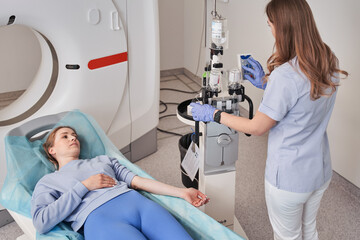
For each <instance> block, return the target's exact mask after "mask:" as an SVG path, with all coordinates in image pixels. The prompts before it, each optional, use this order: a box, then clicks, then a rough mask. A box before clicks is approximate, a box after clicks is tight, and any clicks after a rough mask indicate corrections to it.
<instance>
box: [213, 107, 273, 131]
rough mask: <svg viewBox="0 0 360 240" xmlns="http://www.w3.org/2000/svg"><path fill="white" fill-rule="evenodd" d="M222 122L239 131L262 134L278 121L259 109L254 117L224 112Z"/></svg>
mask: <svg viewBox="0 0 360 240" xmlns="http://www.w3.org/2000/svg"><path fill="white" fill-rule="evenodd" d="M217 111H218V110H216V111H215V112H214V114H215V113H216V112H217ZM220 123H221V124H224V125H226V126H228V127H230V128H232V129H235V130H237V131H239V132H243V133H248V134H252V135H255V136H261V135H263V134H264V133H266V132H268V131H269V130H270V129H271V128H272V127H273V126H274V125H275V124H276V121H275V120H274V119H272V118H270V117H268V116H267V115H266V114H264V113H262V112H259V111H257V112H256V114H255V116H254V118H253V119H248V118H244V117H238V116H234V115H231V114H228V113H226V112H222V113H221V118H220Z"/></svg>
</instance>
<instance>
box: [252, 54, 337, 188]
mask: <svg viewBox="0 0 360 240" xmlns="http://www.w3.org/2000/svg"><path fill="white" fill-rule="evenodd" d="M333 81H338V79H334V80H333ZM310 88H311V84H310V81H309V80H308V79H307V78H306V76H305V75H304V74H303V73H302V72H301V70H300V68H299V67H298V64H297V58H296V57H295V58H294V59H292V60H291V61H289V62H287V63H284V64H283V65H281V66H279V67H277V68H276V69H275V70H274V71H273V72H272V73H271V74H270V76H269V81H268V83H267V87H266V89H265V92H264V96H263V99H262V102H261V104H260V107H259V111H260V112H262V113H264V114H266V115H267V116H269V117H270V118H272V119H274V120H275V121H277V124H276V125H275V126H274V127H273V128H271V129H270V132H269V139H268V152H267V160H266V169H265V179H266V180H267V181H268V182H270V184H272V185H273V186H275V187H277V188H279V189H282V190H286V191H290V192H298V193H305V192H312V191H314V190H317V189H319V188H320V187H321V186H322V185H323V184H324V183H325V182H327V181H328V180H329V179H330V178H331V176H332V168H331V159H330V150H329V142H328V137H327V133H326V128H327V125H328V122H329V119H330V116H331V113H332V110H333V108H334V103H335V98H336V92H337V91H336V92H335V93H334V94H332V95H331V96H322V97H320V98H319V99H317V100H314V101H313V100H311V98H310ZM327 90H328V91H329V92H331V91H330V90H331V89H327Z"/></svg>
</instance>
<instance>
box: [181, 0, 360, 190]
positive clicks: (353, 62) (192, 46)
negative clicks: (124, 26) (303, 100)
mask: <svg viewBox="0 0 360 240" xmlns="http://www.w3.org/2000/svg"><path fill="white" fill-rule="evenodd" d="M205 1H207V4H208V8H209V11H211V9H212V7H213V1H212V0H184V68H186V69H187V70H189V71H191V72H192V73H194V74H195V73H196V69H197V62H198V56H199V55H198V53H199V51H200V56H201V58H200V70H199V71H198V72H197V73H196V75H197V76H201V75H202V70H203V67H204V65H205V61H207V59H208V58H209V50H208V48H207V47H205V46H204V39H202V40H201V41H200V36H201V28H202V24H201V22H202V14H203V8H204V5H205ZM267 2H268V1H267V0H256V1H243V0H229V3H222V1H221V0H218V1H217V10H218V12H219V13H220V14H221V15H223V16H224V17H226V18H227V19H228V29H229V48H228V49H227V50H225V52H224V57H223V63H224V67H225V69H230V68H232V67H235V66H236V64H237V62H236V54H238V53H251V54H252V55H253V56H254V58H256V59H257V60H259V61H260V63H261V64H262V65H263V67H264V68H266V60H267V59H268V57H269V56H270V54H271V53H272V49H273V45H274V39H273V37H272V35H271V31H270V29H269V27H268V26H267V23H266V20H267V17H266V14H265V6H266V4H267ZM308 3H309V5H310V6H311V8H312V10H313V14H314V17H315V20H316V22H317V26H318V29H319V31H320V34H321V36H322V38H323V40H324V42H326V43H327V44H328V45H329V46H330V47H331V49H332V50H333V51H334V52H335V54H336V55H337V57H338V58H339V60H340V68H341V69H344V70H346V71H348V72H349V74H350V76H349V77H348V78H347V79H346V80H343V81H342V82H341V86H340V88H339V92H338V96H337V101H336V104H335V108H334V112H333V115H332V118H331V120H330V123H329V127H328V134H329V139H330V145H331V155H332V163H333V168H334V170H335V171H336V172H337V173H339V174H340V175H342V176H343V177H345V178H346V179H347V180H349V181H350V182H352V183H354V184H355V185H356V186H358V187H360V151H359V150H358V148H359V146H360V125H359V122H360V108H359V106H358V105H357V104H358V103H360V94H359V89H360V81H359V79H360V72H359V70H358V69H359V66H358V65H359V64H358V62H359V61H358V58H359V56H360V44H359V42H360V29H359V28H358V27H357V26H356V24H357V23H359V22H360V15H359V14H358V10H359V9H360V1H358V0H344V1H338V0H308ZM209 28H210V25H209V24H208V29H209ZM208 32H209V31H208ZM200 42H202V44H200ZM200 46H201V47H200ZM244 85H245V89H246V94H247V95H248V96H250V97H251V98H252V99H253V101H254V107H255V109H257V108H258V106H259V103H260V101H261V98H262V94H263V91H262V90H258V89H256V88H255V87H252V86H251V84H249V83H248V82H245V83H244ZM244 107H246V105H244Z"/></svg>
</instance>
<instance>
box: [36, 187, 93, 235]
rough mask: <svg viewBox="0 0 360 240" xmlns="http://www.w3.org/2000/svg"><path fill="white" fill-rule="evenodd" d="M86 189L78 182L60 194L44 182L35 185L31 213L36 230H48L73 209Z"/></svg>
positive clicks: (44, 231) (41, 232)
mask: <svg viewBox="0 0 360 240" xmlns="http://www.w3.org/2000/svg"><path fill="white" fill-rule="evenodd" d="M88 191H89V190H88V189H87V188H86V187H85V186H84V185H83V184H82V183H80V182H78V183H77V184H76V185H75V186H74V187H73V188H72V189H69V191H68V192H66V193H63V194H62V195H61V196H59V195H60V193H59V192H57V191H55V190H53V189H50V188H49V187H47V186H46V185H45V184H40V185H39V186H36V188H35V191H34V193H33V197H32V200H31V215H32V219H33V224H34V227H35V228H36V230H37V231H38V232H39V233H40V234H43V233H46V232H49V231H50V230H51V229H52V228H53V227H55V226H56V225H57V224H58V223H60V222H61V221H63V220H64V219H65V218H67V217H68V216H69V215H70V214H71V213H72V212H73V211H74V209H75V208H76V207H77V206H78V205H79V204H80V203H81V201H82V197H83V196H84V195H85V194H86V193H87V192H88Z"/></svg>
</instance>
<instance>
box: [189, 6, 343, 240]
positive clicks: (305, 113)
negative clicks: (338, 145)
mask: <svg viewBox="0 0 360 240" xmlns="http://www.w3.org/2000/svg"><path fill="white" fill-rule="evenodd" d="M266 14H267V17H268V24H269V26H270V28H271V31H272V34H273V36H274V37H275V50H274V53H273V54H272V55H271V56H270V58H269V59H268V61H267V68H268V70H269V73H268V74H266V75H265V74H264V71H263V69H262V67H261V65H260V63H259V62H257V61H256V60H254V59H251V60H249V62H250V63H251V65H252V66H253V68H254V69H249V68H246V67H244V69H245V70H248V71H250V72H251V73H252V74H253V77H254V78H252V77H250V76H247V79H248V80H249V81H250V82H251V83H252V84H253V85H254V86H256V87H258V88H262V89H264V90H265V91H264V96H263V99H262V102H261V104H260V107H259V109H258V111H257V113H256V115H255V116H254V118H253V119H251V120H250V119H247V118H242V117H237V116H234V115H231V114H227V113H225V112H221V111H220V110H217V109H215V108H213V107H212V106H210V105H200V104H198V103H192V104H191V105H192V106H193V109H192V114H193V118H194V119H195V120H198V121H209V120H210V121H216V122H218V123H221V124H224V125H226V126H228V127H230V128H233V129H235V130H238V131H241V132H244V133H249V134H253V135H263V134H264V133H266V132H268V131H269V139H268V152H267V160H266V169H265V198H266V204H267V209H268V215H269V218H270V222H271V225H272V228H273V231H274V239H318V233H317V230H316V215H317V212H318V209H319V206H320V201H321V198H322V196H323V194H324V192H325V190H326V189H327V187H328V186H329V183H330V180H331V176H332V168H331V160H330V150H329V142H328V137H327V133H326V128H327V125H328V122H329V119H330V116H331V113H332V110H333V107H334V103H335V98H336V92H337V88H338V86H339V81H340V77H339V76H340V74H343V75H345V76H347V75H348V73H347V72H345V71H342V70H340V69H339V68H338V59H337V58H336V56H335V55H334V53H333V52H332V51H331V50H330V48H329V47H328V46H327V45H326V44H325V43H324V42H323V41H322V40H321V37H320V35H319V32H318V30H317V27H316V24H315V21H314V18H313V15H312V12H311V9H310V7H309V5H308V3H307V2H306V1H305V0H271V1H270V2H269V3H268V4H267V6H266Z"/></svg>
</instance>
